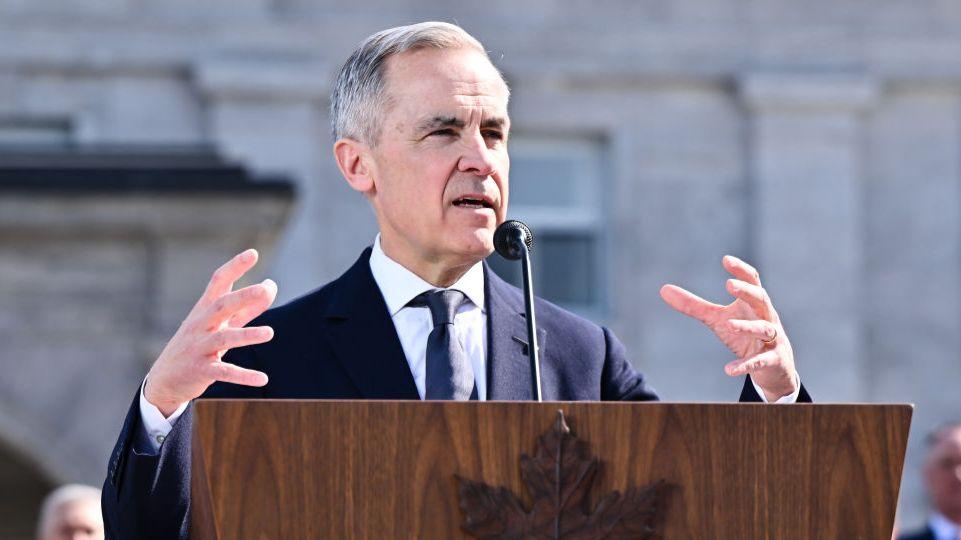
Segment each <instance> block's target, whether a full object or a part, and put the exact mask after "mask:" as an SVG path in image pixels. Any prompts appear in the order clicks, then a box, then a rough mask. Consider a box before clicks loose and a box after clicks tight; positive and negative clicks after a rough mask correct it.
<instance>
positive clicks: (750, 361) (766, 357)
mask: <svg viewBox="0 0 961 540" xmlns="http://www.w3.org/2000/svg"><path fill="white" fill-rule="evenodd" d="M779 361H780V356H779V353H778V351H777V350H773V349H772V350H769V351H765V352H762V353H760V354H758V355H756V356H752V357H751V358H747V359H743V360H742V359H737V360H734V361H733V362H729V363H728V364H727V365H726V366H724V373H727V374H728V375H730V376H731V377H737V376H740V375H744V374H747V373H754V372H755V371H757V370H759V369H761V368H766V367H770V366H773V365H776V364H777V363H778V362H779Z"/></svg>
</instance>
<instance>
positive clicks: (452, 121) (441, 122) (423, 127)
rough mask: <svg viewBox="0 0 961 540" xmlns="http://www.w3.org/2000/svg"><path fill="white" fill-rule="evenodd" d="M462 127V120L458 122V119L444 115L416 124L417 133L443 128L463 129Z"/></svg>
mask: <svg viewBox="0 0 961 540" xmlns="http://www.w3.org/2000/svg"><path fill="white" fill-rule="evenodd" d="M464 125H465V124H464V121H463V120H459V119H457V118H456V117H453V116H445V115H438V116H434V117H431V118H428V119H426V120H424V121H422V122H420V123H418V124H417V131H419V132H420V131H430V130H432V129H437V128H445V127H456V128H462V127H464Z"/></svg>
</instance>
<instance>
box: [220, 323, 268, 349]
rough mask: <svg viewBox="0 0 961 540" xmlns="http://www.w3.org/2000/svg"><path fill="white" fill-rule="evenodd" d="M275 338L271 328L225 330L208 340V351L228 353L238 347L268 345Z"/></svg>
mask: <svg viewBox="0 0 961 540" xmlns="http://www.w3.org/2000/svg"><path fill="white" fill-rule="evenodd" d="M273 337H274V329H273V328H271V327H269V326H254V327H251V328H224V329H223V330H220V331H218V332H214V333H213V334H211V335H210V337H209V338H207V350H209V351H220V352H222V351H227V350H230V349H235V348H237V347H246V346H247V345H256V344H258V343H267V342H268V341H270V340H271V339H273Z"/></svg>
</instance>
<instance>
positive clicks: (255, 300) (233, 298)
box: [201, 279, 277, 329]
mask: <svg viewBox="0 0 961 540" xmlns="http://www.w3.org/2000/svg"><path fill="white" fill-rule="evenodd" d="M276 295H277V284H276V283H274V282H273V281H272V280H269V279H265V280H264V281H263V282H261V283H258V284H256V285H251V286H249V287H244V288H243V289H240V290H238V291H234V292H231V293H227V294H225V295H223V296H221V297H220V298H217V299H216V300H214V302H213V303H212V304H210V306H208V307H207V309H206V310H205V311H204V312H203V314H202V315H201V317H202V320H203V324H204V327H205V328H207V329H215V328H218V327H219V326H220V325H221V323H223V322H224V321H226V320H228V319H230V318H231V317H233V316H234V314H236V313H238V312H239V311H240V310H242V309H245V308H249V307H251V306H254V305H269V304H270V303H271V302H273V301H274V298H275V297H276Z"/></svg>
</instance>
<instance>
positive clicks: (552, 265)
mask: <svg viewBox="0 0 961 540" xmlns="http://www.w3.org/2000/svg"><path fill="white" fill-rule="evenodd" d="M535 239H536V240H535V244H534V251H533V257H532V260H531V264H532V265H533V266H534V293H535V294H536V295H537V296H540V297H542V298H545V299H547V300H550V301H551V302H554V303H556V304H561V305H565V304H566V305H571V304H575V305H582V306H583V305H590V304H593V303H594V302H595V301H596V299H597V291H596V287H597V283H595V281H594V279H595V275H596V274H595V272H596V265H597V261H596V260H595V257H596V253H595V252H596V249H595V247H596V242H595V239H594V236H593V235H591V234H588V233H569V232H546V233H535ZM487 263H488V264H490V266H491V269H493V270H494V272H496V273H497V275H499V276H500V277H502V278H504V280H505V281H507V282H508V283H511V284H513V285H516V286H517V287H522V283H521V276H522V274H521V263H520V261H508V260H506V259H504V258H503V257H501V256H500V255H498V254H497V253H496V252H495V253H494V254H493V255H491V256H490V257H489V258H488V259H487Z"/></svg>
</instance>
